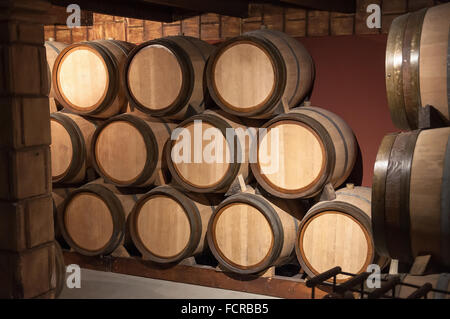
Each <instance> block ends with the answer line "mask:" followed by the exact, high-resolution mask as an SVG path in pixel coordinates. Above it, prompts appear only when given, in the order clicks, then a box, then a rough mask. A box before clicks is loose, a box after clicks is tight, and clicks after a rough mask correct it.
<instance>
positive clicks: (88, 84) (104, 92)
mask: <svg viewBox="0 0 450 319" xmlns="http://www.w3.org/2000/svg"><path fill="white" fill-rule="evenodd" d="M133 47H134V45H133V44H131V43H127V42H123V41H117V40H98V41H90V42H80V43H76V44H72V45H70V46H68V47H67V48H65V49H64V50H63V51H62V52H61V53H60V54H59V55H58V57H57V58H56V61H55V65H54V67H53V76H52V79H53V88H54V91H55V95H56V98H57V100H58V101H59V102H60V103H61V104H62V105H63V106H64V107H65V108H68V109H69V110H71V111H72V112H74V113H78V114H82V115H88V116H92V117H96V118H108V117H111V116H114V115H116V114H118V113H122V112H124V111H125V108H126V106H127V102H128V101H127V98H126V94H125V88H124V87H123V85H122V81H121V76H122V73H121V72H122V68H123V66H124V64H125V61H126V57H127V55H128V53H129V52H130V51H131V49H132V48H133Z"/></svg>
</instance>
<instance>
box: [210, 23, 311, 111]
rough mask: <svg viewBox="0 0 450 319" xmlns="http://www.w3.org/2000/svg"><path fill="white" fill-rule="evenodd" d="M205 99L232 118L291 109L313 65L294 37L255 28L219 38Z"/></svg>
mask: <svg viewBox="0 0 450 319" xmlns="http://www.w3.org/2000/svg"><path fill="white" fill-rule="evenodd" d="M206 80H207V84H208V90H209V93H210V95H211V97H212V98H213V99H214V101H215V102H216V104H217V105H219V106H220V107H221V108H222V109H223V110H225V111H226V112H229V113H231V114H234V115H238V116H246V117H254V118H269V117H271V116H272V115H273V114H278V113H282V112H283V100H284V102H285V104H286V105H287V106H288V107H295V106H298V105H299V104H300V102H301V101H302V100H303V99H304V98H305V96H306V95H307V94H308V93H309V91H310V90H311V88H312V84H313V81H314V63H313V60H312V58H311V56H310V55H309V53H308V52H307V51H306V49H305V48H304V47H303V45H302V44H301V43H300V42H299V41H298V40H296V39H294V38H291V37H289V36H288V35H286V34H285V33H282V32H278V31H274V30H257V31H252V32H248V33H245V34H243V35H241V36H239V37H235V38H232V39H230V40H228V41H225V42H224V43H222V44H221V45H220V47H219V48H218V49H217V50H216V51H215V52H214V53H213V54H212V55H211V58H210V59H209V62H208V65H207V69H206Z"/></svg>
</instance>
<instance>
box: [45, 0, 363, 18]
mask: <svg viewBox="0 0 450 319" xmlns="http://www.w3.org/2000/svg"><path fill="white" fill-rule="evenodd" d="M51 2H52V4H54V5H57V6H68V5H69V4H71V3H73V0H51ZM76 3H77V4H78V5H79V6H80V7H81V9H82V10H87V11H93V12H98V13H103V14H109V15H116V16H124V17H129V18H135V19H144V20H155V21H162V22H172V21H176V20H180V19H182V18H186V17H190V16H194V15H199V14H203V13H218V14H221V15H226V16H233V17H241V18H246V17H248V14H249V8H250V6H251V5H252V4H261V3H267V4H273V5H278V6H286V7H297V8H307V9H315V10H325V11H336V12H344V13H353V12H355V10H356V0H339V1H337V0H259V1H247V0H124V1H120V0H103V1H101V0H77V1H76Z"/></svg>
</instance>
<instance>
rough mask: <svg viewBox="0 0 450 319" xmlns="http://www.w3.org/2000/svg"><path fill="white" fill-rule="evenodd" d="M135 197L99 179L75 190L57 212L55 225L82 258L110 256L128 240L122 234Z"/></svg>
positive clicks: (135, 199)
mask: <svg viewBox="0 0 450 319" xmlns="http://www.w3.org/2000/svg"><path fill="white" fill-rule="evenodd" d="M138 197H139V195H128V194H125V193H123V192H121V191H120V190H119V189H117V188H116V187H114V186H112V185H110V184H105V183H103V182H102V181H101V180H96V181H94V182H92V183H89V184H86V185H84V186H82V187H80V188H78V189H76V190H75V191H73V192H71V193H70V195H69V196H68V197H67V199H66V201H65V203H64V208H63V209H62V211H61V212H60V213H59V212H58V225H59V228H60V230H61V233H62V235H63V237H64V239H65V240H66V242H67V243H68V244H69V245H70V247H71V248H72V249H73V250H75V251H76V252H78V253H80V254H82V255H86V256H97V255H108V254H110V253H112V252H113V251H114V250H115V249H116V248H117V247H119V245H120V244H122V243H123V242H124V240H126V239H129V238H128V237H127V236H126V234H125V230H126V227H125V226H126V220H127V217H128V215H129V214H130V212H131V210H132V209H133V207H134V205H135V203H136V201H137V200H138Z"/></svg>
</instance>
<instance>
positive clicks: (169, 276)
mask: <svg viewBox="0 0 450 319" xmlns="http://www.w3.org/2000/svg"><path fill="white" fill-rule="evenodd" d="M64 260H65V263H66V265H70V264H77V265H79V266H80V267H81V268H86V269H91V270H98V271H105V272H113V273H118V274H124V275H132V276H139V277H145V278H152V279H160V280H168V281H174V282H180V283H186V284H192V285H199V286H205V287H213V288H221V289H229V290H235V291H242V292H247V293H253V294H260V295H266V296H273V297H279V298H288V299H310V298H311V288H308V287H306V285H305V281H304V280H302V279H300V278H297V277H282V276H273V277H258V276H236V275H234V274H227V273H224V272H221V271H218V270H217V269H216V268H213V267H210V266H203V265H193V266H188V265H180V264H179V265H175V266H171V267H161V266H157V265H155V264H153V263H151V262H148V261H143V260H142V259H138V258H132V257H131V258H123V257H111V256H108V257H87V256H83V255H80V254H78V253H74V252H68V251H65V252H64ZM325 295H326V293H325V292H323V291H320V290H317V291H316V294H315V297H316V298H321V297H323V296H325Z"/></svg>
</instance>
